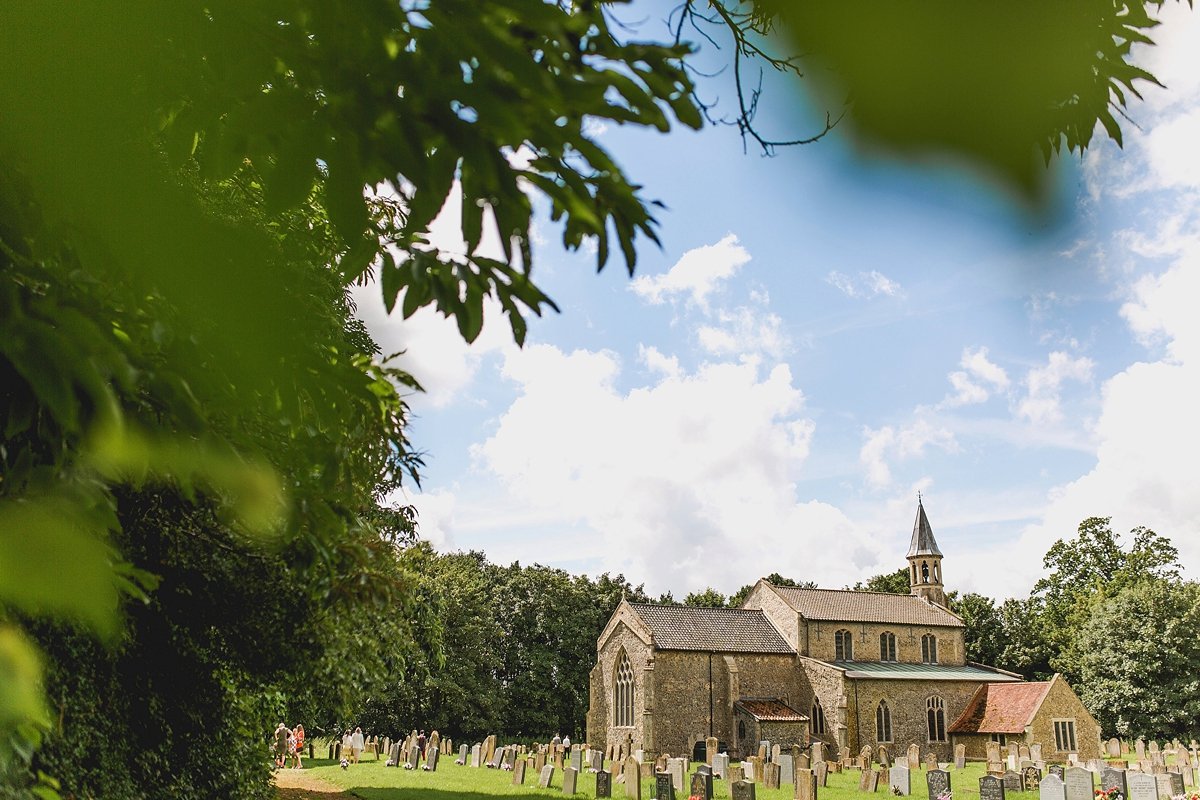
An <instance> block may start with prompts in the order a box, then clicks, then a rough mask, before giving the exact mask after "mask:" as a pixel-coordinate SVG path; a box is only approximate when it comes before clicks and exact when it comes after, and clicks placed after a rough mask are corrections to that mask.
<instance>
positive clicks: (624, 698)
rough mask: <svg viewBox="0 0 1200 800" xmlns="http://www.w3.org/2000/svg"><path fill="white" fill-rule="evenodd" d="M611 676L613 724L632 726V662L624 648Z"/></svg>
mask: <svg viewBox="0 0 1200 800" xmlns="http://www.w3.org/2000/svg"><path fill="white" fill-rule="evenodd" d="M613 676H614V680H613V724H614V725H615V726H617V727H618V728H632V727H633V664H631V663H630V661H629V655H628V654H627V653H626V652H625V651H624V650H622V651H621V653H620V655H618V656H617V669H616V672H615V673H614V674H613Z"/></svg>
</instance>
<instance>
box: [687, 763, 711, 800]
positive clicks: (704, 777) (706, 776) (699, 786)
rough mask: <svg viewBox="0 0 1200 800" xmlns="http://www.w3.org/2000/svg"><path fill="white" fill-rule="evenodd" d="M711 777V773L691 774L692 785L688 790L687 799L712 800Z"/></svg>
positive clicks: (697, 771)
mask: <svg viewBox="0 0 1200 800" xmlns="http://www.w3.org/2000/svg"><path fill="white" fill-rule="evenodd" d="M712 779H713V776H712V773H711V772H701V771H700V770H696V771H695V772H693V773H692V783H691V786H690V787H689V790H688V797H699V798H701V800H712V797H713V781H712Z"/></svg>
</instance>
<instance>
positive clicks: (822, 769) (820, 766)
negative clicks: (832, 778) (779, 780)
mask: <svg viewBox="0 0 1200 800" xmlns="http://www.w3.org/2000/svg"><path fill="white" fill-rule="evenodd" d="M812 774H813V779H814V780H816V782H817V786H820V787H821V788H825V780H826V779H827V778H828V777H829V762H828V761H818V762H817V763H816V765H815V766H814V768H813V770H812ZM797 791H798V790H797Z"/></svg>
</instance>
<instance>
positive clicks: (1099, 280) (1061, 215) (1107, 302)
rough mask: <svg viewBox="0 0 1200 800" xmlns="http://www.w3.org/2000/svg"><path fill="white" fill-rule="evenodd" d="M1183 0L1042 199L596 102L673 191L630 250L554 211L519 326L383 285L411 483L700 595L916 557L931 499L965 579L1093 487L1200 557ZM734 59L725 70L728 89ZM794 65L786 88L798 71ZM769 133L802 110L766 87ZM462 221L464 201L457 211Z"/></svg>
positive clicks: (444, 223)
mask: <svg viewBox="0 0 1200 800" xmlns="http://www.w3.org/2000/svg"><path fill="white" fill-rule="evenodd" d="M1175 5H1176V4H1171V5H1168V6H1167V7H1166V10H1165V12H1164V13H1165V14H1166V15H1168V17H1169V19H1168V20H1167V22H1168V24H1167V25H1165V26H1164V28H1162V29H1160V30H1161V33H1160V40H1161V41H1162V43H1163V46H1162V47H1160V48H1156V49H1155V50H1152V51H1147V52H1145V53H1142V54H1139V56H1138V57H1139V59H1141V60H1142V61H1143V62H1144V63H1146V64H1147V65H1148V66H1151V67H1152V68H1153V70H1154V71H1155V72H1156V73H1157V74H1159V75H1160V76H1161V77H1163V78H1164V79H1165V82H1166V83H1167V85H1168V89H1166V90H1155V91H1153V92H1148V93H1147V100H1146V102H1145V103H1140V104H1138V105H1137V106H1135V107H1134V110H1133V116H1134V118H1135V119H1136V120H1137V121H1138V123H1139V125H1140V130H1139V129H1130V130H1129V132H1128V136H1129V138H1128V141H1127V146H1126V149H1125V150H1124V151H1121V150H1119V149H1117V148H1116V147H1115V146H1114V145H1112V144H1111V143H1108V142H1105V143H1104V144H1102V145H1100V146H1099V147H1096V148H1095V149H1094V150H1093V151H1091V152H1090V153H1089V154H1088V156H1087V157H1086V158H1085V159H1084V160H1083V161H1082V162H1081V161H1080V160H1079V159H1078V158H1077V157H1076V158H1072V159H1065V160H1064V161H1063V162H1062V163H1059V164H1057V165H1056V166H1055V169H1056V171H1057V173H1058V177H1059V190H1058V198H1059V199H1058V203H1057V205H1056V208H1055V210H1054V211H1053V212H1051V213H1049V214H1045V215H1041V216H1035V215H1032V214H1029V213H1027V212H1026V211H1024V210H1023V209H1021V208H1020V207H1019V206H1018V205H1017V204H1015V203H1013V202H1012V201H1011V199H1010V198H1008V197H1006V196H1004V195H1003V194H1001V193H998V192H996V191H994V190H993V189H992V188H991V187H989V186H988V185H987V184H986V183H984V182H982V181H979V180H977V179H975V178H973V177H970V176H968V175H966V174H965V173H963V172H960V171H956V170H954V169H951V168H940V169H938V170H934V171H930V170H919V169H915V168H913V167H910V166H906V165H903V164H897V163H895V162H887V161H880V160H871V161H869V162H864V161H863V160H861V159H860V158H859V157H857V156H856V155H855V153H854V152H853V150H852V148H851V147H850V146H849V145H848V144H847V142H846V140H845V139H844V138H843V137H842V136H841V135H840V134H835V135H833V136H830V137H828V138H827V139H825V140H823V141H821V142H819V143H817V144H813V145H809V146H806V147H802V148H791V149H786V150H781V151H780V153H779V154H778V155H777V156H776V157H774V158H764V157H762V156H760V155H759V154H758V153H757V152H755V151H754V150H753V149H750V152H749V154H745V153H743V148H742V142H741V140H740V138H739V137H738V135H737V132H736V130H735V129H733V128H730V127H716V128H712V127H710V128H706V129H705V130H703V131H701V132H699V133H693V132H687V131H674V132H672V133H670V134H669V135H665V136H664V135H660V134H657V133H652V132H647V131H638V130H634V129H629V128H622V127H619V126H609V127H607V128H603V127H602V126H601V127H598V128H596V130H597V136H598V139H599V141H600V142H602V143H603V144H604V145H605V146H606V147H608V148H609V149H610V151H611V152H612V153H614V154H615V156H616V157H617V160H618V162H619V163H620V164H621V165H622V166H623V167H624V168H625V170H626V172H627V174H628V175H629V176H630V177H631V179H633V180H635V181H637V182H639V183H642V184H644V185H645V187H646V189H645V194H646V196H648V197H652V198H657V199H660V200H662V201H663V202H664V203H665V204H666V206H667V210H665V211H663V212H661V214H660V215H659V219H660V222H661V228H660V234H661V238H662V244H663V246H662V248H661V250H660V249H658V248H655V247H654V246H653V245H651V244H649V243H645V244H644V245H643V246H642V247H641V249H640V251H639V255H640V262H639V265H638V271H637V277H636V279H635V280H633V281H631V280H630V279H629V277H628V276H627V275H626V274H625V273H624V272H623V270H622V269H621V267H620V264H619V262H617V263H611V262H610V265H609V267H608V268H607V269H606V270H605V272H603V273H602V274H600V275H597V274H596V273H595V267H594V256H593V255H592V254H591V253H587V252H584V253H567V252H565V251H563V249H562V248H561V246H560V245H559V243H558V236H559V231H558V230H557V229H556V227H555V226H554V225H553V224H551V223H550V222H549V221H548V220H547V219H545V218H543V219H541V220H540V221H539V224H538V228H537V236H536V241H535V248H536V259H537V260H536V271H535V278H536V279H537V280H538V282H539V283H540V285H541V286H542V287H543V289H545V290H546V291H547V292H548V293H549V294H550V296H551V297H553V298H554V299H555V301H556V302H557V303H558V304H559V306H560V308H561V309H562V313H561V314H551V315H549V316H548V317H546V318H544V319H541V320H535V321H534V322H533V324H532V325H531V328H530V335H529V339H528V342H527V344H526V347H525V348H524V349H523V350H518V349H517V348H515V347H514V346H513V345H512V344H511V337H510V336H509V335H508V333H507V331H506V330H505V328H504V325H503V322H502V321H501V320H499V319H496V318H495V317H493V318H492V322H491V323H490V324H489V325H488V326H487V327H486V329H485V332H484V334H483V335H482V336H481V338H480V340H479V341H478V342H476V343H475V344H474V345H472V346H470V347H468V346H466V345H464V344H463V343H462V342H461V341H460V340H459V339H458V338H457V336H456V335H455V333H454V330H453V326H452V325H450V324H448V323H446V322H445V321H444V320H442V319H440V318H439V317H437V316H436V315H435V314H433V313H430V312H428V311H424V312H421V313H419V314H418V315H417V316H416V317H414V318H413V319H412V320H409V321H407V322H401V321H400V320H398V319H396V318H387V317H386V315H385V314H384V312H383V310H382V307H381V306H380V304H379V303H378V301H377V299H376V297H375V294H374V290H373V289H365V290H363V291H362V292H360V293H359V304H360V307H361V309H362V314H363V316H364V318H365V319H366V320H367V322H368V325H369V326H370V327H371V330H372V332H373V334H374V335H375V336H376V338H377V339H378V340H379V341H380V342H381V344H382V346H383V348H384V349H385V350H386V351H389V352H391V351H394V350H396V349H399V348H400V347H407V348H408V353H407V354H406V355H405V356H404V357H403V359H402V361H401V365H402V366H405V367H407V368H408V369H410V371H412V372H413V373H414V374H415V375H416V376H417V377H418V379H419V380H421V381H422V382H423V384H424V385H425V386H426V388H427V390H428V391H427V393H426V394H425V395H423V396H417V397H414V398H412V405H413V409H414V415H415V416H414V421H413V425H412V437H413V439H414V441H415V442H416V444H417V445H418V446H419V447H421V448H422V449H424V450H425V451H426V452H427V453H428V456H427V461H428V467H427V469H426V470H425V473H424V481H423V485H422V487H421V489H420V490H419V491H418V490H416V489H413V490H411V491H410V492H409V493H408V494H407V495H406V498H405V499H406V500H407V501H409V502H413V503H415V504H416V505H417V507H418V510H419V512H420V519H421V526H422V533H423V535H424V536H426V537H427V538H429V539H430V540H431V541H432V542H433V543H434V544H435V545H436V546H437V547H439V548H441V549H481V550H484V551H486V552H487V553H488V555H489V557H491V558H492V559H494V560H497V561H501V562H505V563H507V562H509V561H512V560H520V561H521V562H523V563H531V562H540V563H545V564H552V565H556V566H561V567H563V568H565V569H569V570H572V571H587V572H590V573H593V574H595V573H599V572H603V571H609V572H614V573H615V572H623V573H624V574H626V575H627V576H629V577H630V578H631V579H632V580H634V581H635V582H643V581H644V582H645V583H646V584H647V588H649V589H651V590H652V591H654V592H660V591H665V590H672V591H673V592H674V593H675V595H676V596H677V597H681V596H682V595H683V594H684V593H686V592H687V591H690V590H694V589H699V588H703V587H704V586H709V585H711V586H713V587H715V588H717V589H718V590H720V591H723V592H726V593H729V592H732V591H734V590H735V589H736V588H737V587H738V586H740V585H742V584H743V583H747V582H751V581H753V580H755V579H756V578H758V577H759V576H761V575H764V574H766V573H769V572H781V573H783V574H785V575H790V576H792V577H795V578H803V579H808V580H816V581H818V583H819V584H820V585H822V586H832V587H840V586H843V585H847V584H849V583H853V582H854V581H856V580H860V579H862V578H865V577H867V576H869V575H872V574H876V573H879V572H884V571H892V570H894V569H896V568H897V567H899V566H902V565H903V564H904V562H903V558H902V557H903V552H904V549H905V548H906V547H907V542H908V537H909V535H910V533H911V526H912V520H913V514H914V511H915V504H916V493H917V492H918V491H921V492H923V493H924V496H925V498H926V509H927V511H928V513H929V517H930V520H931V523H932V525H933V527H934V531H935V534H936V536H937V538H938V541H939V543H940V545H941V547H942V550H943V552H945V553H946V556H947V557H946V578H947V583H948V585H949V586H950V587H951V588H960V589H965V590H977V591H984V592H987V593H989V594H992V595H998V596H1008V595H1014V594H1017V595H1019V594H1023V593H1025V592H1027V591H1028V589H1029V587H1030V585H1031V584H1032V582H1033V581H1034V580H1036V578H1037V576H1038V575H1039V574H1040V563H1041V556H1042V554H1043V553H1044V552H1045V550H1046V548H1047V547H1049V545H1050V544H1051V543H1052V542H1053V541H1054V540H1055V539H1057V538H1062V537H1068V536H1070V535H1071V534H1072V533H1073V531H1074V527H1075V525H1077V524H1078V522H1079V521H1080V520H1081V519H1082V518H1083V517H1084V516H1089V515H1101V516H1109V515H1112V516H1113V517H1114V524H1115V525H1116V526H1117V529H1118V530H1120V531H1124V530H1128V529H1129V528H1130V527H1132V526H1134V525H1141V524H1144V525H1149V526H1151V527H1154V528H1155V529H1156V530H1158V531H1159V532H1161V533H1164V534H1166V535H1168V536H1170V537H1171V538H1172V539H1173V540H1174V541H1175V542H1176V544H1177V545H1178V546H1180V548H1181V550H1182V551H1183V556H1184V560H1185V563H1186V565H1187V566H1188V567H1189V569H1190V570H1191V571H1192V572H1193V574H1194V571H1195V568H1196V567H1198V566H1200V536H1197V525H1198V524H1200V469H1197V467H1196V466H1194V465H1193V464H1192V463H1191V462H1192V459H1191V458H1190V453H1194V452H1196V451H1197V445H1200V432H1198V430H1197V427H1196V426H1197V423H1196V421H1195V420H1194V419H1193V417H1194V411H1193V408H1194V406H1195V395H1196V389H1198V388H1200V376H1198V375H1197V360H1198V354H1197V353H1196V352H1195V350H1196V349H1197V348H1198V347H1200V325H1198V323H1197V322H1196V320H1195V319H1194V315H1193V314H1192V313H1191V312H1190V308H1191V307H1192V306H1194V305H1195V301H1196V300H1200V258H1198V255H1197V253H1198V248H1197V239H1198V236H1197V233H1198V232H1200V224H1198V218H1197V208H1198V204H1197V195H1198V189H1200V157H1198V156H1197V155H1196V152H1195V142H1196V141H1200V80H1198V78H1197V75H1198V74H1200V69H1198V66H1200V65H1198V64H1197V55H1196V53H1197V52H1200V26H1198V25H1197V24H1196V22H1195V19H1194V15H1193V14H1191V13H1189V12H1187V10H1186V6H1183V7H1182V8H1181V9H1180V8H1175V7H1174V6H1175ZM722 81H726V82H727V76H724V77H718V78H714V79H712V81H710V82H709V83H707V84H704V85H703V87H702V88H703V90H704V91H707V92H710V93H711V95H712V96H714V97H717V96H719V95H720V93H721V92H722V91H723V90H727V89H728V86H727V85H726V83H723V82H722ZM776 88H777V89H779V90H780V91H783V90H784V88H785V87H776ZM775 97H776V99H777V101H778V103H777V105H775V106H773V108H781V109H784V110H786V111H787V112H788V113H789V114H790V115H791V117H789V118H787V119H784V118H782V117H779V118H771V117H765V118H764V120H763V124H764V126H766V127H772V126H773V127H774V128H776V129H778V130H795V129H796V128H801V129H803V128H804V127H805V126H806V125H809V124H811V122H810V121H807V120H806V119H805V115H804V112H803V110H802V109H803V107H802V106H801V110H800V111H796V110H795V109H796V104H795V103H793V102H792V101H791V99H790V98H789V97H788V96H786V94H780V93H779V91H777V93H776V94H775ZM435 234H436V235H438V236H441V237H443V241H453V240H456V239H457V238H458V237H457V233H456V221H455V220H454V219H453V215H452V214H444V215H443V217H442V218H440V219H439V220H438V222H437V223H436V224H435Z"/></svg>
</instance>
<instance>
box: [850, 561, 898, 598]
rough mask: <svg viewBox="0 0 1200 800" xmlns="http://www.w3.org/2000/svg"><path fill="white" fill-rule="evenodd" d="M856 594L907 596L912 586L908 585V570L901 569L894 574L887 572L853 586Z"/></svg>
mask: <svg viewBox="0 0 1200 800" xmlns="http://www.w3.org/2000/svg"><path fill="white" fill-rule="evenodd" d="M854 591H856V592H887V593H888V594H909V593H910V592H912V584H911V583H909V578H908V568H907V567H901V568H900V569H898V570H896V571H895V572H888V573H886V574H884V575H875V576H873V577H870V578H868V579H867V582H866V583H865V584H864V583H861V582H860V583H856V584H854Z"/></svg>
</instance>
